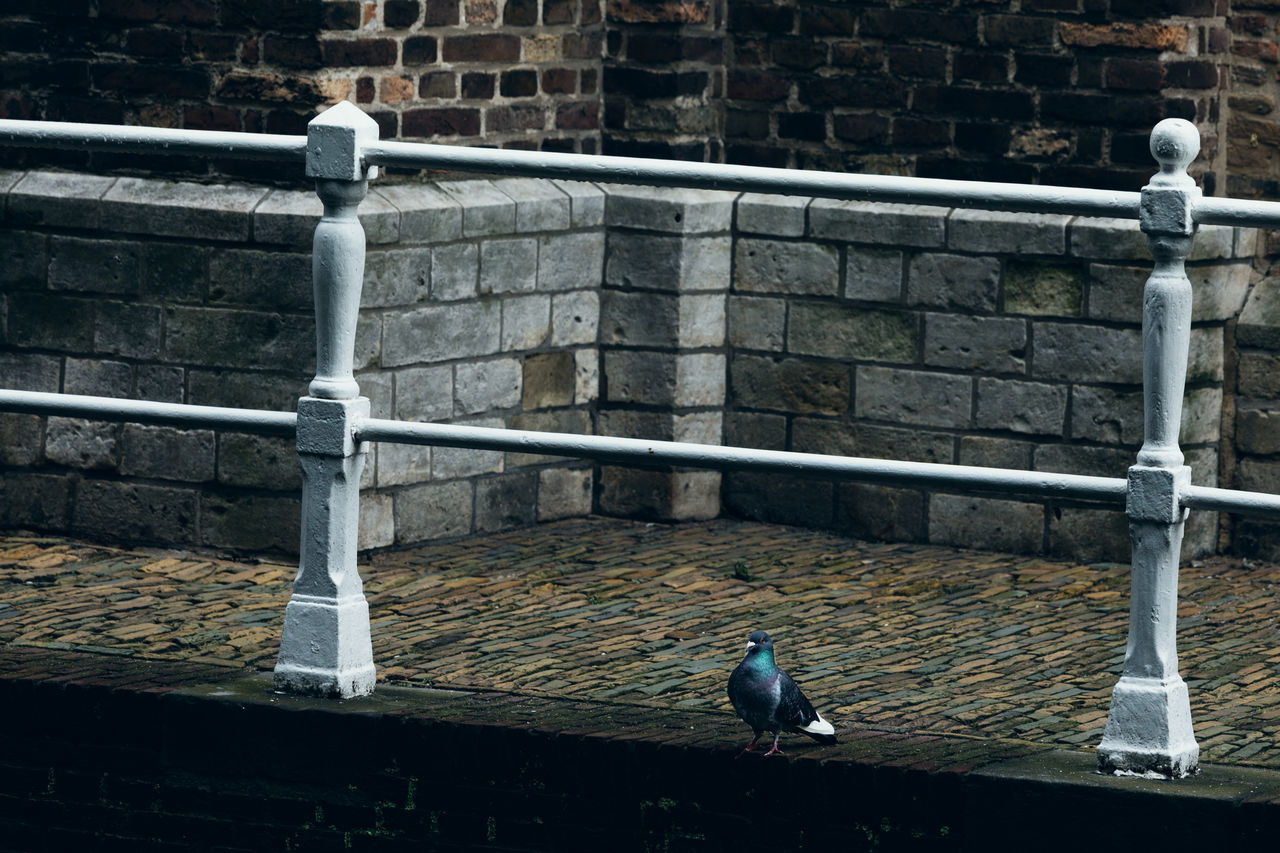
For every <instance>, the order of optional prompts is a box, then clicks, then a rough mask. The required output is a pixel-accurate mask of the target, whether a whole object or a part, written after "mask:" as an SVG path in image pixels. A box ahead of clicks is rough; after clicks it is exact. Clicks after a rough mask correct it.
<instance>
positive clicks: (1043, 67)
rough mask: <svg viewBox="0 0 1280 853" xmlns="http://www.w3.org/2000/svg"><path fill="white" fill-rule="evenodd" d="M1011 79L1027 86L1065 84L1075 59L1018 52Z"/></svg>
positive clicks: (1068, 80)
mask: <svg viewBox="0 0 1280 853" xmlns="http://www.w3.org/2000/svg"><path fill="white" fill-rule="evenodd" d="M1013 63H1014V68H1015V70H1014V74H1013V79H1014V80H1016V81H1017V82H1019V83H1022V84H1024V85H1028V86H1067V85H1069V84H1070V83H1071V71H1072V69H1073V68H1075V60H1074V59H1072V58H1071V57H1070V56H1056V55H1051V54H1039V53H1020V54H1017V55H1016V56H1015V57H1014V60H1013Z"/></svg>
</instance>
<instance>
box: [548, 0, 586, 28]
mask: <svg viewBox="0 0 1280 853" xmlns="http://www.w3.org/2000/svg"><path fill="white" fill-rule="evenodd" d="M577 5H578V4H577V0H542V23H544V24H572V23H573V13H574V10H575V8H576V7H577Z"/></svg>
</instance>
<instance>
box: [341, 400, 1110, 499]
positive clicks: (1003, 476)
mask: <svg viewBox="0 0 1280 853" xmlns="http://www.w3.org/2000/svg"><path fill="white" fill-rule="evenodd" d="M355 433H356V439H357V440H358V441H393V442H397V443H400V444H428V445H440V446H445V447H471V448H478V449H483V450H505V451H512V452H517V453H536V454H544V455H549V456H575V457H583V458H588V459H598V460H602V461H609V462H623V463H630V464H638V465H683V466H688V467H692V468H713V469H719V470H726V471H771V472H775V473H782V474H799V475H804V476H809V477H830V478H833V479H841V480H858V481H861V482H866V483H884V484H887V485H895V486H907V487H920V488H942V489H946V490H948V491H955V492H984V493H986V492H999V493H1007V494H1023V495H1036V496H1040V497H1050V498H1074V499H1080V500H1092V501H1107V502H1110V503H1119V504H1123V503H1124V501H1125V488H1126V482H1125V480H1123V479H1115V478H1109V477H1085V476H1081V475H1079V474H1054V473H1046V472H1040V471H1013V470H1006V469H1003V468H979V467H973V466H968V465H941V464H937V463H930V462H901V461H897V460H888V459H863V458H859V457H852V456H828V455H825V454H817V453H795V452H789V451H781V450H754V449H751V448H745V447H721V446H717V445H709V444H687V443H683V442H675V441H645V440H642V439H635V438H614V437H610V436H600V435H574V434H570V433H557V432H530V431H527V430H514V429H500V428H495V427H474V426H460V425H457V424H430V423H408V422H403V421H391V420H380V419H377V418H368V419H365V420H361V421H359V422H358V423H357V425H356V428H355Z"/></svg>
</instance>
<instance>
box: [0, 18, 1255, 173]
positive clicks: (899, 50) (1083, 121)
mask: <svg viewBox="0 0 1280 853" xmlns="http://www.w3.org/2000/svg"><path fill="white" fill-rule="evenodd" d="M1273 6H1274V4H1273V3H1272V2H1270V0H1161V2H1159V3H1157V4H1155V5H1152V4H1151V3H1145V2H1136V0H1026V1H1025V2H1021V3H1015V2H1012V0H996V2H990V3H984V4H981V5H980V6H974V5H972V4H964V3H945V4H941V5H940V4H937V3H923V2H921V3H912V2H905V0H902V2H900V0H893V2H888V0H885V2H880V3H859V4H834V3H833V4H818V3H807V2H799V0H735V2H733V3H727V2H725V0H687V1H685V2H666V0H663V2H640V0H297V2H294V1H293V0H290V2H285V0H101V2H96V3H91V2H89V0H56V1H55V2H51V3H43V4H11V5H10V6H7V7H5V9H4V10H0V24H2V26H0V50H3V51H4V53H5V59H4V62H3V63H2V73H0V106H2V109H0V114H2V115H4V116H5V117H8V118H39V119H51V120H60V121H65V120H76V121H94V122H106V123H128V124H145V125H159V126H168V127H191V128H212V129H219V130H248V131H270V132H277V133H300V132H302V130H303V127H304V125H305V122H306V120H307V119H308V118H309V117H310V116H311V115H313V114H314V112H315V111H316V109H317V108H319V107H322V106H323V105H325V104H329V103H332V102H334V101H337V100H351V101H354V102H355V103H358V104H360V105H361V106H362V108H364V109H365V110H366V111H368V112H369V113H370V114H371V115H372V116H374V118H375V119H376V120H377V121H378V123H379V125H380V126H381V128H382V134H383V136H384V137H397V136H398V137H401V138H412V139H433V140H442V141H450V142H452V141H460V142H467V143H474V142H478V141H483V143H484V144H487V145H500V146H519V147H540V148H546V149H554V150H571V151H584V152H594V151H597V150H601V149H603V150H605V151H607V152H609V153H616V154H624V155H643V156H670V157H678V158H687V159H702V160H711V161H719V160H728V161H731V162H743V163H755V164H762V165H779V166H792V167H803V168H834V169H840V170H859V171H871V172H888V173H910V174H919V175H930V176H947V177H976V178H982V179H987V180H1012V181H1039V182H1042V183H1054V184H1082V185H1088V186H1119V187H1124V188H1127V189H1136V188H1137V187H1139V186H1141V185H1142V183H1143V182H1144V181H1145V179H1146V177H1147V173H1148V171H1149V165H1148V163H1149V159H1148V155H1147V153H1146V133H1147V132H1148V130H1149V129H1150V127H1151V126H1152V125H1153V124H1155V122H1156V121H1157V120H1159V119H1160V118H1164V117H1167V116H1181V117H1184V118H1188V119H1191V120H1193V121H1195V122H1196V123H1197V125H1198V126H1199V127H1200V129H1201V131H1202V133H1203V134H1204V137H1205V142H1206V144H1205V151H1204V154H1202V156H1201V159H1200V160H1199V161H1198V162H1197V164H1196V166H1195V169H1194V171H1196V172H1197V173H1198V174H1202V175H1203V177H1204V179H1205V184H1206V189H1208V190H1209V191H1210V192H1211V193H1220V192H1222V191H1223V189H1225V190H1226V191H1228V192H1230V193H1231V194H1232V195H1245V196H1257V195H1275V194H1276V186H1277V185H1276V175H1275V169H1276V152H1277V147H1278V146H1280V132H1277V130H1276V121H1275V119H1274V108H1275V99H1276V95H1277V92H1276V88H1277V83H1276V80H1275V73H1274V72H1275V65H1276V62H1277V61H1278V59H1280V53H1278V52H1277V51H1278V50H1280V49H1278V48H1277V37H1276V31H1277V30H1276V27H1277V24H1278V23H1280V18H1278V17H1277V13H1276V10H1275V9H1274V8H1273ZM3 156H5V157H7V158H10V159H9V162H11V163H13V162H18V163H19V164H25V165H31V164H32V163H35V162H40V163H46V164H47V163H56V164H63V165H74V166H80V167H83V166H84V165H86V161H85V159H84V158H82V157H79V156H76V155H70V154H61V155H56V156H54V157H52V158H49V157H45V158H44V159H41V160H40V161H34V160H31V159H30V158H29V157H28V158H26V159H22V160H18V161H14V160H13V157H14V155H13V154H12V152H3ZM92 162H93V165H94V166H95V167H103V166H108V167H110V166H119V165H127V166H131V167H133V168H139V169H146V168H155V167H156V166H157V163H156V161H155V160H154V159H152V160H149V161H148V160H140V159H136V158H129V157H123V158H122V157H120V156H119V155H102V154H100V155H95V157H94V159H93V161H92ZM162 165H163V166H164V168H182V169H184V170H185V171H188V172H194V173H204V172H207V171H208V165H207V164H204V163H199V162H194V161H191V162H187V161H180V160H170V161H169V162H167V163H165V164H162ZM218 170H219V171H222V172H232V173H244V167H236V166H234V165H232V164H218ZM251 174H255V175H256V176H257V177H273V175H271V174H270V173H268V172H266V171H264V170H261V169H259V170H257V171H256V172H253V173H251ZM1228 174H1229V177H1228Z"/></svg>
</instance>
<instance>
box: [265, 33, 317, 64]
mask: <svg viewBox="0 0 1280 853" xmlns="http://www.w3.org/2000/svg"><path fill="white" fill-rule="evenodd" d="M262 60H263V61H264V62H269V63H271V64H272V65H283V66H285V67H286V68H319V67H320V66H321V64H322V60H321V56H320V42H318V41H317V40H316V39H315V38H314V37H313V36H280V35H267V36H264V37H263V39H262Z"/></svg>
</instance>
